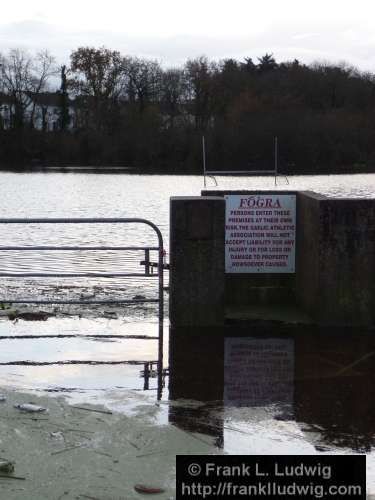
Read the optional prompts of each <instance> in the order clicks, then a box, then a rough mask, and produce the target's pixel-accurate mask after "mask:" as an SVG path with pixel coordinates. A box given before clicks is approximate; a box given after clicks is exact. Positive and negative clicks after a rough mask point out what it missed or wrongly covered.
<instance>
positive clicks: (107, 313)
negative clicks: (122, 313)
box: [103, 311, 118, 319]
mask: <svg viewBox="0 0 375 500" xmlns="http://www.w3.org/2000/svg"><path fill="white" fill-rule="evenodd" d="M103 316H104V317H105V318H109V319H117V318H118V316H117V313H116V312H114V311H104V313H103Z"/></svg>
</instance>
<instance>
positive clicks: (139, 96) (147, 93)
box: [123, 57, 162, 112]
mask: <svg viewBox="0 0 375 500" xmlns="http://www.w3.org/2000/svg"><path fill="white" fill-rule="evenodd" d="M123 68H124V74H125V78H126V93H127V98H128V100H129V101H130V102H138V104H139V109H140V111H141V112H142V111H143V110H144V109H145V107H146V105H147V104H149V103H152V102H157V101H159V96H160V83H161V78H162V70H161V67H160V64H159V63H158V62H157V61H154V60H146V59H140V58H138V57H125V58H124V59H123Z"/></svg>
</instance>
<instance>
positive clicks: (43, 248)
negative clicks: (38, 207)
mask: <svg viewBox="0 0 375 500" xmlns="http://www.w3.org/2000/svg"><path fill="white" fill-rule="evenodd" d="M5 224H10V225H14V224H23V225H28V224H143V225H146V226H149V227H151V228H152V229H153V231H154V232H155V233H156V236H157V240H158V244H157V245H149V246H119V245H115V246H109V245H103V246H100V245H92V246H76V245H74V246H68V245H60V246H59V245H54V246H53V245H26V246H24V245H22V246H20V245H8V246H0V252H3V251H15V252H30V251H38V252H56V251H58V252H69V251H78V252H85V251H114V252H144V259H143V261H142V262H141V263H140V264H141V265H142V266H143V268H144V269H143V271H142V272H111V273H104V272H95V271H93V272H76V273H71V272H69V273H62V272H57V271H56V272H48V273H47V272H2V271H0V278H40V279H43V278H120V279H127V278H135V277H139V278H149V279H157V280H158V296H157V297H156V298H146V297H141V296H138V297H134V298H133V299H124V298H121V297H118V298H111V299H95V298H94V299H89V300H85V299H82V298H80V299H56V298H51V299H39V298H36V299H29V298H24V299H23V298H20V297H4V298H0V303H2V302H3V303H4V302H5V303H10V304H53V305H58V304H61V305H62V304H81V305H98V304H103V305H105V304H107V305H108V304H119V305H125V304H144V303H157V304H158V336H157V339H158V360H157V366H158V373H157V377H158V398H159V399H160V397H161V392H162V385H163V323H164V297H163V293H164V266H163V258H164V247H163V237H162V234H161V232H160V229H159V228H158V227H157V226H156V225H155V224H154V223H152V222H151V221H149V220H146V219H139V218H71V219H69V218H58V219H56V218H47V219H45V218H33V219H26V218H12V219H0V225H5ZM153 251H154V252H157V254H158V259H157V260H158V262H157V266H156V267H157V272H155V273H154V268H155V263H152V262H151V260H150V252H153Z"/></svg>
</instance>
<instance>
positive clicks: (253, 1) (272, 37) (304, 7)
mask: <svg viewBox="0 0 375 500" xmlns="http://www.w3.org/2000/svg"><path fill="white" fill-rule="evenodd" d="M0 12H1V16H0V50H1V51H7V50H8V49H9V48H14V47H21V48H27V49H29V50H31V51H33V50H39V49H43V48H48V49H49V50H50V51H51V52H52V53H53V54H54V55H55V56H56V57H57V59H58V60H59V61H61V62H62V61H67V60H68V58H69V54H70V52H71V51H72V50H73V49H75V48H77V47H78V46H96V47H99V46H103V45H104V46H106V47H108V48H111V49H117V50H120V51H121V52H122V53H123V54H130V55H139V56H143V57H152V58H155V59H158V60H159V61H160V62H161V63H162V64H163V65H179V64H181V63H183V62H184V61H185V60H186V59H187V58H188V57H195V56H198V55H202V54H205V55H207V56H209V57H210V58H212V59H221V58H225V57H234V58H237V59H243V58H244V57H252V58H253V59H255V60H256V58H257V57H258V56H261V55H264V54H265V53H266V52H268V53H271V52H272V53H273V54H274V56H275V57H276V59H277V60H278V61H282V60H291V59H294V58H297V59H299V60H301V61H302V62H305V63H310V62H313V61H316V60H319V61H321V60H325V61H330V62H340V61H346V62H348V63H350V64H353V65H355V66H358V67H359V68H360V69H362V70H370V71H374V72H375V0H356V1H355V0H349V1H348V0H341V1H338V0H314V1H313V0H308V1H306V0H226V1H223V0H186V1H181V0H142V1H137V0H132V1H129V0H105V1H103V0H102V1H100V2H99V1H97V0H60V1H56V0H17V1H16V2H6V1H5V0H3V1H2V5H1V11H0Z"/></svg>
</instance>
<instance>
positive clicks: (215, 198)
mask: <svg viewBox="0 0 375 500" xmlns="http://www.w3.org/2000/svg"><path fill="white" fill-rule="evenodd" d="M194 200H199V201H202V200H204V201H222V200H223V197H222V196H171V197H170V201H171V202H172V201H194Z"/></svg>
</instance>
